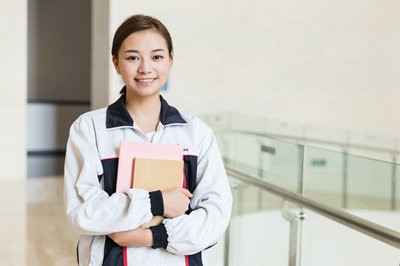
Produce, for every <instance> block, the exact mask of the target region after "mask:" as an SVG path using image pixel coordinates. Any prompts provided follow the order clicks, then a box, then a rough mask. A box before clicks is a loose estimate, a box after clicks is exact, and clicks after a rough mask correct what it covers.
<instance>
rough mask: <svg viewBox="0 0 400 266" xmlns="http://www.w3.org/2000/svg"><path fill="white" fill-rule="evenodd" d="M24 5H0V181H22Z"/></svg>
mask: <svg viewBox="0 0 400 266" xmlns="http://www.w3.org/2000/svg"><path fill="white" fill-rule="evenodd" d="M26 5H27V3H26V1H23V0H18V1H11V2H10V1H0V43H1V49H0V62H1V64H0V73H1V75H0V83H1V86H0V94H1V96H0V106H1V107H0V121H1V126H0V127H1V138H0V162H1V163H0V181H5V180H22V179H25V177H26V147H25V146H26V144H25V143H26V140H25V139H26V132H25V128H26V125H25V124H26V119H25V117H26V114H25V112H26V91H27V88H26V84H27V30H26V28H27V25H26V21H27V10H26Z"/></svg>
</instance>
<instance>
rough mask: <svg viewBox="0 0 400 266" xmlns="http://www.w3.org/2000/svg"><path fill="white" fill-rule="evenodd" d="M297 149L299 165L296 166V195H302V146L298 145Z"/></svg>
mask: <svg viewBox="0 0 400 266" xmlns="http://www.w3.org/2000/svg"><path fill="white" fill-rule="evenodd" d="M297 146H298V148H299V162H298V163H299V165H298V169H299V171H298V180H297V193H299V194H300V195H303V194H304V145H301V144H298V145H297Z"/></svg>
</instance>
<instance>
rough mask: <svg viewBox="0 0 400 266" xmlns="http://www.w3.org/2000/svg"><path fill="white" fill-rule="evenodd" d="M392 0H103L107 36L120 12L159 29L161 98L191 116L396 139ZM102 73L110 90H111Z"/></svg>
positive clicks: (399, 36)
mask: <svg viewBox="0 0 400 266" xmlns="http://www.w3.org/2000/svg"><path fill="white" fill-rule="evenodd" d="M398 10H400V2H399V1H395V0H387V1H378V0H372V1H368V2H365V1H356V0H353V1H334V2H332V1H319V0H308V1H302V2H298V1H262V0H250V1H229V2H226V1H211V0H205V1H201V2H198V1H197V2H195V1H178V0H172V1H153V2H151V3H149V2H145V1H144V2H143V1H142V2H141V1H134V2H132V1H129V0H120V1H111V3H110V25H111V29H110V41H109V43H111V38H112V34H113V33H114V31H115V30H116V28H117V27H118V25H119V24H120V23H121V22H122V21H123V20H124V19H125V18H127V17H128V16H129V15H131V14H135V13H145V14H150V15H153V16H156V17H157V18H159V19H160V20H161V21H163V22H164V23H165V24H166V26H167V27H168V28H169V30H170V32H171V34H172V37H173V40H174V45H175V62H174V66H173V70H172V73H171V76H170V90H169V91H168V92H167V93H165V96H166V97H167V99H168V100H169V101H170V102H171V103H173V104H175V105H176V106H178V107H180V108H181V109H183V110H185V111H188V112H192V113H204V112H219V111H239V112H244V113H249V114H260V113H261V114H264V115H265V116H267V117H270V118H273V119H277V120H283V121H288V122H296V123H305V124H315V125H319V126H329V127H335V128H343V129H350V130H357V131H362V132H369V133H375V134H379V135H400V123H397V116H396V113H397V108H398V106H399V104H400V90H399V88H400V75H399V72H400V67H399V64H398V62H400V49H399V47H400V16H398ZM109 69H110V82H109V84H110V91H111V94H112V95H113V97H110V100H109V101H110V102H112V101H113V100H115V99H116V98H117V96H118V93H117V92H118V90H119V88H120V86H121V84H120V81H119V79H118V77H117V76H116V74H115V72H114V71H113V70H112V68H109Z"/></svg>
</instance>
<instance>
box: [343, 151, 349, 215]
mask: <svg viewBox="0 0 400 266" xmlns="http://www.w3.org/2000/svg"><path fill="white" fill-rule="evenodd" d="M347 163H348V156H347V149H344V151H343V169H342V191H343V197H342V206H343V208H347V206H348V199H347V197H348V195H347V194H348V191H347V189H348V188H347V185H348V177H347V173H348V171H347V167H348V165H347Z"/></svg>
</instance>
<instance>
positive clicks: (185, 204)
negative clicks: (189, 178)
mask: <svg viewBox="0 0 400 266" xmlns="http://www.w3.org/2000/svg"><path fill="white" fill-rule="evenodd" d="M161 192H162V196H163V202H164V217H167V218H175V217H177V216H181V215H183V214H185V212H186V211H187V210H188V209H189V203H190V199H189V198H191V197H193V195H192V194H191V193H190V192H189V190H187V189H184V188H181V187H175V188H169V189H166V190H163V191H161Z"/></svg>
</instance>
